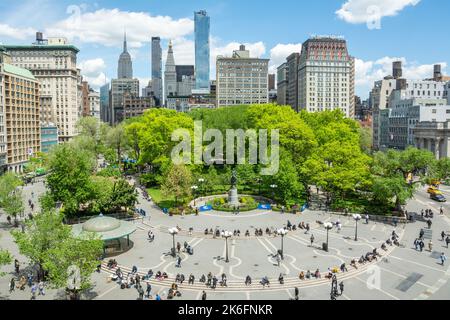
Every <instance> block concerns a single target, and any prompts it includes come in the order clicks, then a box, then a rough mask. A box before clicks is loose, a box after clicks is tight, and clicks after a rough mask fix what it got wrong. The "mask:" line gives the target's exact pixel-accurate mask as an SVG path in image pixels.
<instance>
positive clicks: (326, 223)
mask: <svg viewBox="0 0 450 320" xmlns="http://www.w3.org/2000/svg"><path fill="white" fill-rule="evenodd" d="M323 227H324V228H325V230H327V245H326V250H325V251H326V252H328V232H329V231H330V230H331V229H333V224H332V223H331V222H325V223H324V224H323Z"/></svg>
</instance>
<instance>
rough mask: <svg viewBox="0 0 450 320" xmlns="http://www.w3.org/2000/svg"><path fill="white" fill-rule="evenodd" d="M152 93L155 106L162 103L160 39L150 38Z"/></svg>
mask: <svg viewBox="0 0 450 320" xmlns="http://www.w3.org/2000/svg"><path fill="white" fill-rule="evenodd" d="M152 91H153V95H154V97H155V101H156V105H157V106H161V104H162V102H163V98H162V97H163V85H162V49H161V38H159V37H153V38H152Z"/></svg>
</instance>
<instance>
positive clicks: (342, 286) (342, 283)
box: [339, 282, 344, 296]
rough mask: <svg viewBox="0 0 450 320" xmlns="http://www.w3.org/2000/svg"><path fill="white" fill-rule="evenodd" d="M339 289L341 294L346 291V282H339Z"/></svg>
mask: <svg viewBox="0 0 450 320" xmlns="http://www.w3.org/2000/svg"><path fill="white" fill-rule="evenodd" d="M339 290H341V296H342V294H343V293H344V282H341V283H339Z"/></svg>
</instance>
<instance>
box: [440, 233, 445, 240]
mask: <svg viewBox="0 0 450 320" xmlns="http://www.w3.org/2000/svg"><path fill="white" fill-rule="evenodd" d="M441 238H442V241H444V240H445V231H442V232H441Z"/></svg>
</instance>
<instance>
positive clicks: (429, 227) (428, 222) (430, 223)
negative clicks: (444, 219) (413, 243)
mask: <svg viewBox="0 0 450 320" xmlns="http://www.w3.org/2000/svg"><path fill="white" fill-rule="evenodd" d="M432 224H433V222H431V220H428V221H427V225H428V229H431V225H432Z"/></svg>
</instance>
